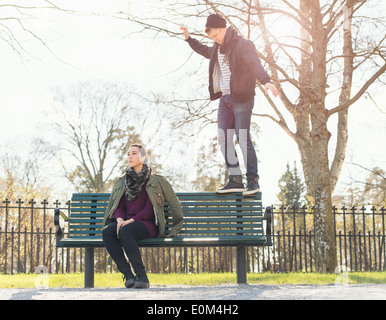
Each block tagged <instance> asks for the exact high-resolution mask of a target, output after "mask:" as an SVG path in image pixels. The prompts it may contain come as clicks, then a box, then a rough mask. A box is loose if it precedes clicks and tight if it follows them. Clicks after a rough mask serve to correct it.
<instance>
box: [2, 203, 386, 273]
mask: <svg viewBox="0 0 386 320" xmlns="http://www.w3.org/2000/svg"><path fill="white" fill-rule="evenodd" d="M70 205H71V203H70V201H67V202H65V203H63V204H62V203H61V202H59V201H55V202H52V203H50V202H48V201H47V200H43V201H41V202H38V201H36V200H30V201H22V200H21V199H18V200H16V201H13V202H11V201H10V200H8V199H5V200H3V201H1V203H0V273H3V274H13V273H31V272H35V269H39V268H37V267H38V266H45V267H46V268H47V270H48V272H50V273H67V272H83V268H84V261H83V259H84V249H82V248H56V246H55V230H54V223H53V212H54V209H56V208H60V209H61V210H62V211H64V212H65V211H67V212H69V209H70ZM333 214H334V217H335V219H334V227H335V239H336V248H337V257H338V265H339V268H340V269H342V268H345V269H346V270H347V269H348V270H351V271H384V270H386V265H385V254H386V248H385V208H384V207H381V208H379V209H377V208H375V207H361V208H358V207H351V208H346V207H342V208H336V207H333ZM314 238H315V237H314V214H313V208H307V207H302V208H296V207H292V208H284V207H280V208H273V222H272V241H273V246H272V247H248V248H247V259H248V266H249V271H250V272H265V271H271V272H313V271H315V246H314ZM141 250H142V254H143V259H144V262H145V265H146V268H147V270H148V271H149V272H154V273H170V272H177V273H188V272H189V273H195V272H197V273H199V272H235V271H236V270H235V269H236V250H235V248H232V247H218V248H216V247H215V248H213V247H210V248H205V247H204V248H203V247H189V248H142V249H141ZM95 270H96V272H112V271H117V270H116V266H115V264H114V263H112V261H111V258H110V257H109V255H108V253H107V251H106V250H105V249H104V248H100V249H96V250H95Z"/></svg>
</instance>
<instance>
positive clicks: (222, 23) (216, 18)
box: [205, 13, 227, 29]
mask: <svg viewBox="0 0 386 320" xmlns="http://www.w3.org/2000/svg"><path fill="white" fill-rule="evenodd" d="M226 26H227V22H226V20H225V19H224V18H223V17H222V16H221V15H220V14H218V13H212V14H211V15H210V16H209V17H208V19H207V20H206V25H205V28H206V29H209V28H226Z"/></svg>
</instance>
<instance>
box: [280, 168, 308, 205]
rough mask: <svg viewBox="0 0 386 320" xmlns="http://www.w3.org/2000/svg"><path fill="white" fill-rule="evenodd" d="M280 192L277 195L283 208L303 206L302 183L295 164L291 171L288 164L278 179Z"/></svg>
mask: <svg viewBox="0 0 386 320" xmlns="http://www.w3.org/2000/svg"><path fill="white" fill-rule="evenodd" d="M279 188H280V192H279V194H278V195H277V197H278V199H279V201H280V202H281V204H282V205H283V206H285V207H291V206H296V207H297V208H300V207H301V206H302V205H303V204H304V192H305V190H306V188H305V185H304V182H303V181H302V178H301V176H300V175H299V172H298V169H297V166H296V162H294V167H293V169H292V170H291V168H290V165H289V163H287V169H286V171H285V172H284V174H283V175H282V176H281V178H280V179H279Z"/></svg>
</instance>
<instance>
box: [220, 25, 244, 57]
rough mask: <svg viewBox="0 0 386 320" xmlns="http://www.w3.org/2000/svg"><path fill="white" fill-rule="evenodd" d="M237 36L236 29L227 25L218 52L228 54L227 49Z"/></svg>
mask: <svg viewBox="0 0 386 320" xmlns="http://www.w3.org/2000/svg"><path fill="white" fill-rule="evenodd" d="M238 36H239V35H238V33H237V31H236V30H235V29H234V28H233V27H228V28H227V32H226V33H225V37H224V41H223V43H222V44H221V45H220V53H222V54H228V53H229V49H230V48H231V47H232V42H234V41H236V40H237V38H238Z"/></svg>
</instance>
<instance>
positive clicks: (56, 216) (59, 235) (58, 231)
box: [54, 209, 68, 244]
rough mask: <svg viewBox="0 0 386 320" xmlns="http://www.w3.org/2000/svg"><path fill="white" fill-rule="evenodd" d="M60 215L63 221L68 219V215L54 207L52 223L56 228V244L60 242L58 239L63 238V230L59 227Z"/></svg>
mask: <svg viewBox="0 0 386 320" xmlns="http://www.w3.org/2000/svg"><path fill="white" fill-rule="evenodd" d="M60 217H62V218H63V219H64V221H68V217H67V216H66V215H65V214H64V213H63V212H62V211H60V209H55V211H54V225H55V228H56V234H55V235H56V244H58V243H59V242H60V240H61V239H62V238H63V231H62V228H61V227H60V223H59V218H60Z"/></svg>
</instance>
